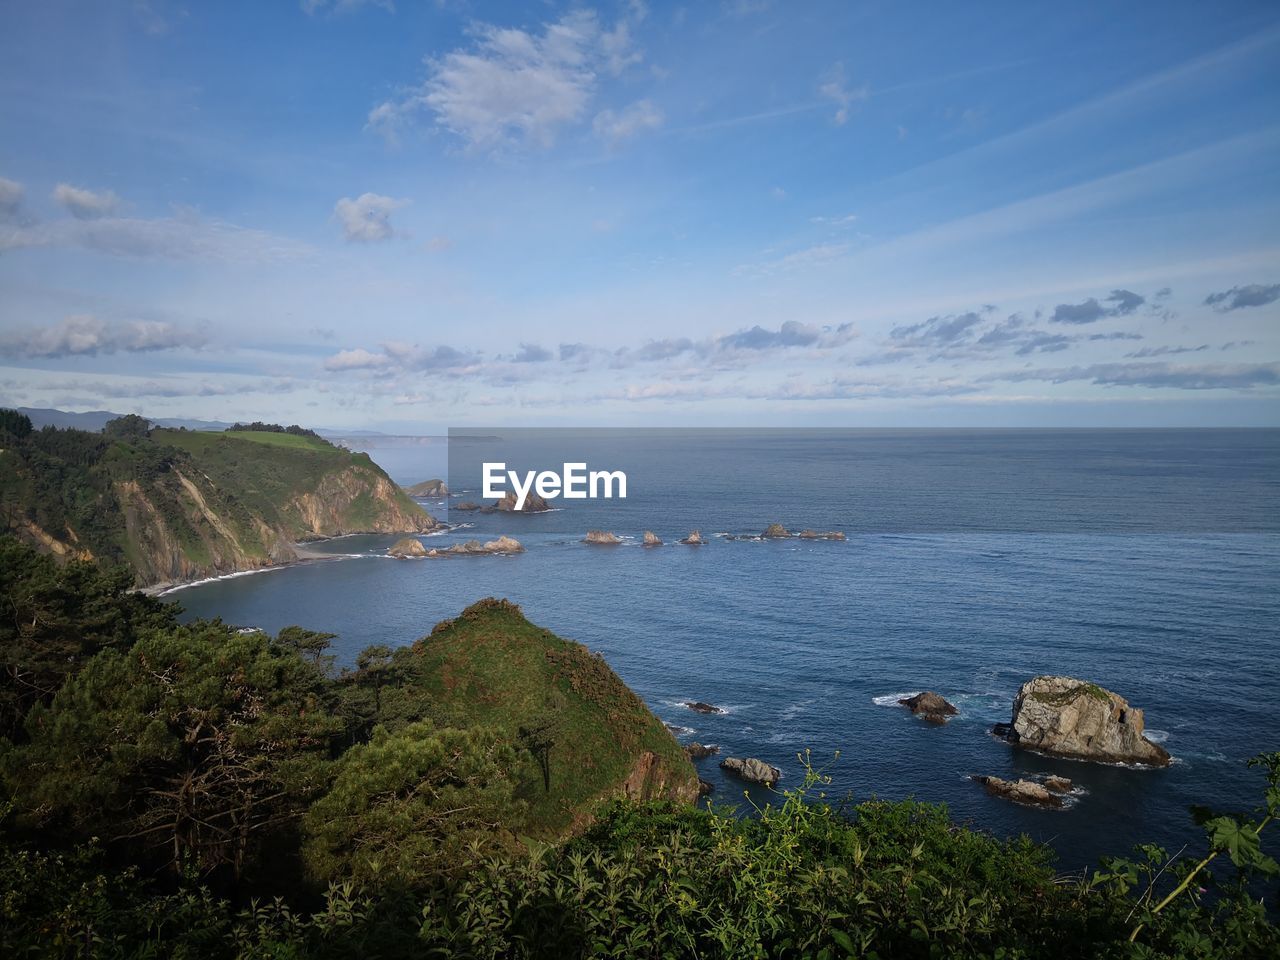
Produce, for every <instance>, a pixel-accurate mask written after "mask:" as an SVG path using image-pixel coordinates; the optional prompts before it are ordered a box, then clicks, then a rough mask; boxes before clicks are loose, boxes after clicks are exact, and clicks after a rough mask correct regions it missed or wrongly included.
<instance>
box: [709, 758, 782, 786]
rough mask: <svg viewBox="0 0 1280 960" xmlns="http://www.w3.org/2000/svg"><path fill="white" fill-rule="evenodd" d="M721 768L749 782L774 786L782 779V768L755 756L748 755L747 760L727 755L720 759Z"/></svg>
mask: <svg viewBox="0 0 1280 960" xmlns="http://www.w3.org/2000/svg"><path fill="white" fill-rule="evenodd" d="M720 769H721V770H723V771H725V772H726V773H732V774H733V775H734V776H736V777H740V778H741V779H743V780H746V781H747V782H748V783H763V784H764V785H765V786H766V787H772V786H773V785H774V784H776V783H777V782H778V781H779V780H781V779H782V771H781V770H779V769H778V768H777V767H775V766H772V765H770V764H767V763H765V762H764V761H763V760H757V759H756V758H755V757H747V759H745V760H740V759H739V758H737V757H726V758H725V759H723V760H721V761H720Z"/></svg>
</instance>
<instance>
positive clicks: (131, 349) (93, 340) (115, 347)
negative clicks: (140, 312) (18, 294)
mask: <svg viewBox="0 0 1280 960" xmlns="http://www.w3.org/2000/svg"><path fill="white" fill-rule="evenodd" d="M207 342H208V338H207V337H206V336H205V334H204V333H203V332H202V331H199V330H195V329H191V328H185V327H179V326H177V325H175V324H172V323H167V322H163V321H157V320H129V321H125V322H123V323H108V322H106V321H104V320H100V319H98V318H97V317H93V316H89V315H87V314H81V315H76V316H70V317H67V318H66V319H65V320H63V321H61V322H60V323H56V324H54V325H52V326H48V327H35V328H31V329H27V330H20V331H17V332H15V333H11V334H9V335H7V336H5V337H3V338H0V355H3V356H7V357H14V358H19V359H28V360H34V359H58V358H65V357H81V356H89V357H92V356H97V355H99V354H113V353H150V352H153V351H157V350H174V349H177V348H179V347H201V346H204V344H205V343H207Z"/></svg>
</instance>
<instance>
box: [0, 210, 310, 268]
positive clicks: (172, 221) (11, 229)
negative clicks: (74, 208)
mask: <svg viewBox="0 0 1280 960" xmlns="http://www.w3.org/2000/svg"><path fill="white" fill-rule="evenodd" d="M30 247H63V248H80V249H84V250H92V251H94V252H96V253H103V254H108V255H110V256H117V257H133V258H138V259H156V260H197V261H207V262H247V263H257V262H262V261H264V260H289V259H297V258H300V257H305V256H307V255H309V254H310V252H311V249H310V248H309V247H308V246H307V245H305V244H303V243H299V242H298V241H296V240H292V239H289V238H286V237H281V236H278V235H276V234H272V233H268V232H266V231H263V230H254V229H251V228H249V227H241V226H237V225H236V224H233V223H227V222H225V221H222V220H206V219H204V218H202V217H200V216H199V215H197V214H195V213H194V212H192V211H188V210H183V211H180V212H179V213H177V214H175V215H174V216H172V217H160V218H157V219H141V218H131V217H101V218H98V219H94V220H77V219H66V220H52V221H47V222H43V223H38V222H34V223H33V222H22V223H8V224H5V223H0V252H2V251H5V250H20V249H23V248H30Z"/></svg>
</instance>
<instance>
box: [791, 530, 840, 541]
mask: <svg viewBox="0 0 1280 960" xmlns="http://www.w3.org/2000/svg"><path fill="white" fill-rule="evenodd" d="M796 536H797V537H799V538H800V539H801V540H843V539H844V534H843V533H841V532H840V531H839V530H801V531H800V532H799V533H797V534H796Z"/></svg>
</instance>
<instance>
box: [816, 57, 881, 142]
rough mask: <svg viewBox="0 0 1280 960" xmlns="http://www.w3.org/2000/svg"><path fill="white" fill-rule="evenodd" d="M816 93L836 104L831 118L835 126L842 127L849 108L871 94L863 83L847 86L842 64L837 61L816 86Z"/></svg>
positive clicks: (846, 120) (846, 118)
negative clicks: (859, 85) (858, 85)
mask: <svg viewBox="0 0 1280 960" xmlns="http://www.w3.org/2000/svg"><path fill="white" fill-rule="evenodd" d="M818 93H820V94H822V96H824V97H825V98H826V99H828V100H830V101H832V102H833V103H835V105H836V112H835V113H834V114H833V115H832V117H831V119H832V121H833V122H834V123H835V125H836V126H837V127H842V126H844V124H845V123H846V122H848V120H849V110H850V108H851V107H852V106H853V105H854V104H855V103H858V102H860V101H862V100H866V99H867V97H868V96H870V95H871V91H870V89H869V88H868V87H867V86H866V85H865V84H864V85H863V86H861V87H855V88H852V89H851V88H849V87H848V86H846V81H845V78H844V64H843V63H837V64H836V65H835V66H834V67H832V68H831V71H830V72H829V73H828V74H827V78H826V79H825V80H824V81H823V82H822V84H821V85H820V86H819V87H818Z"/></svg>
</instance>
